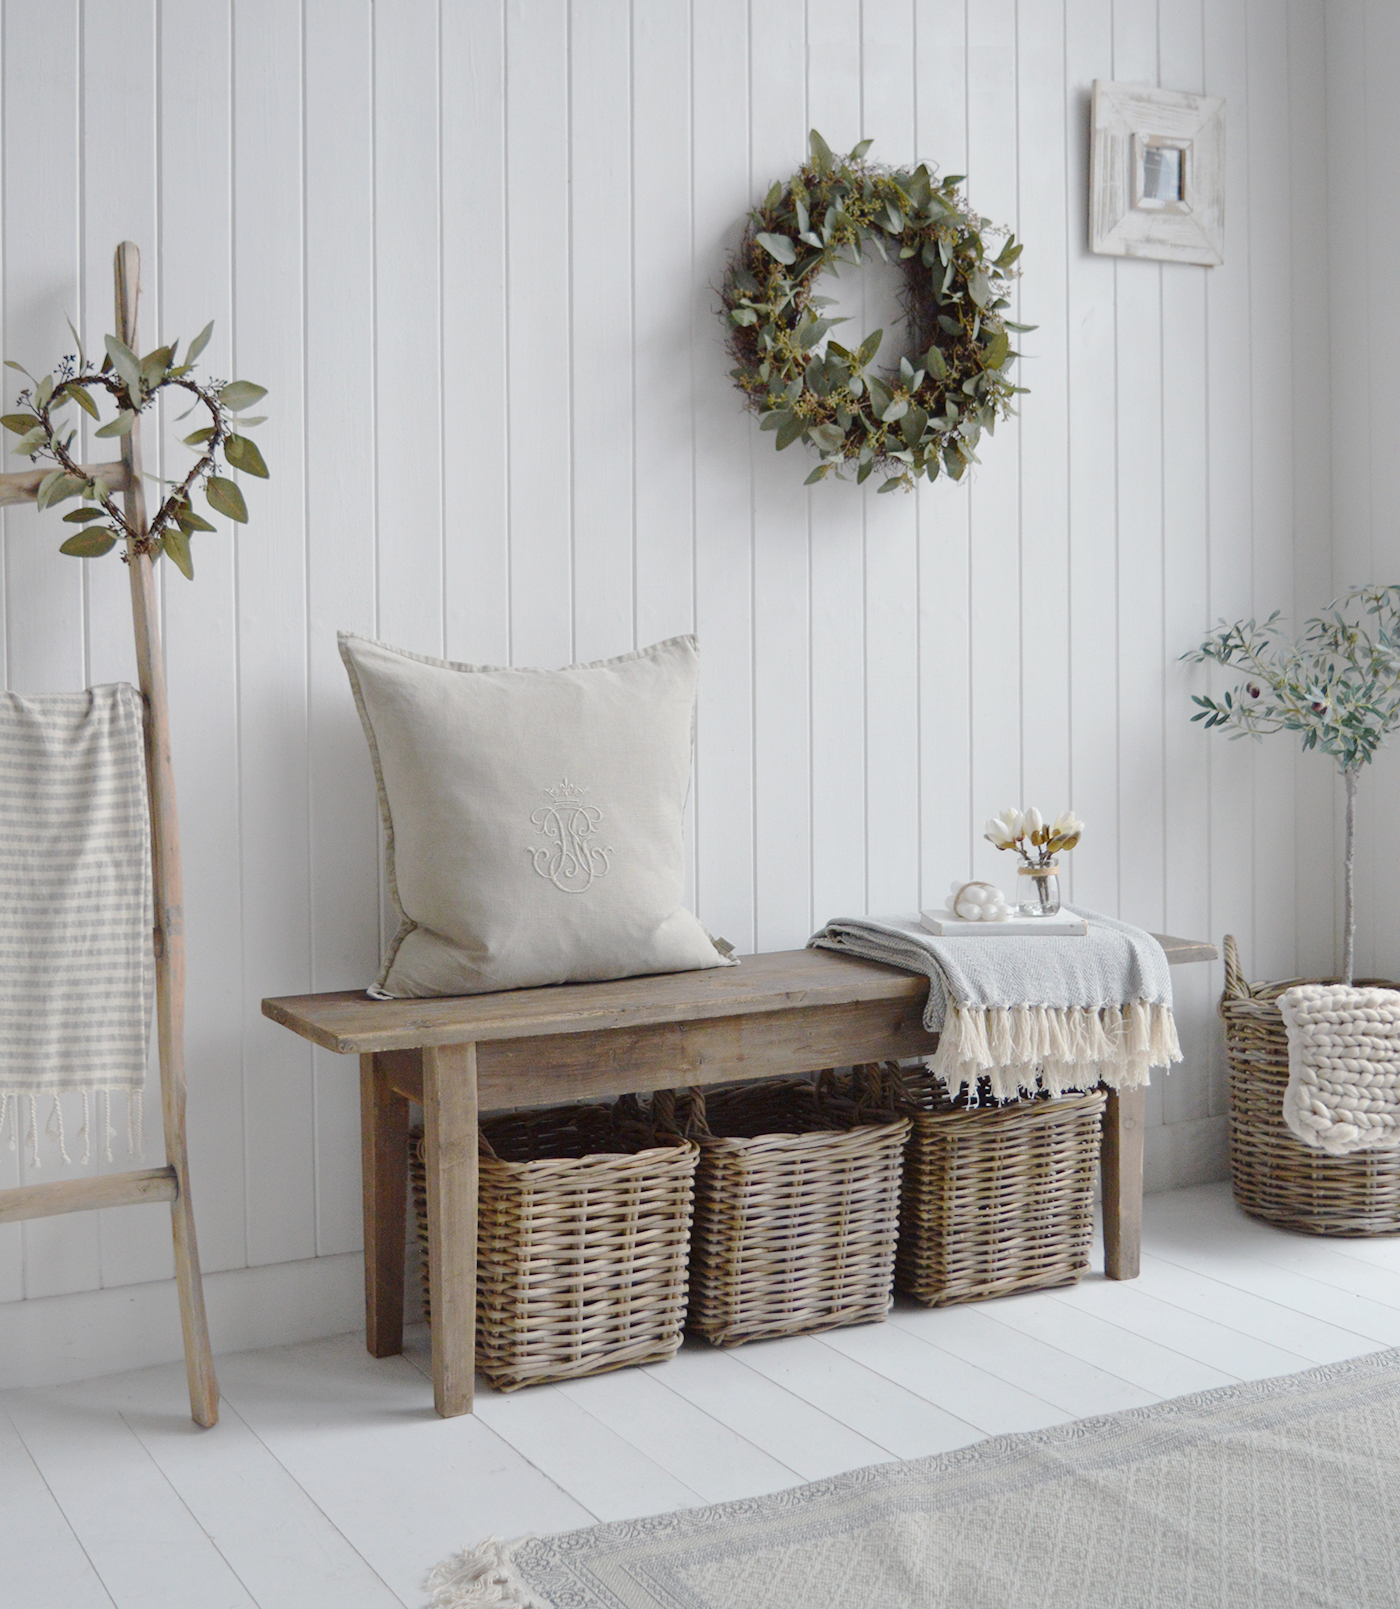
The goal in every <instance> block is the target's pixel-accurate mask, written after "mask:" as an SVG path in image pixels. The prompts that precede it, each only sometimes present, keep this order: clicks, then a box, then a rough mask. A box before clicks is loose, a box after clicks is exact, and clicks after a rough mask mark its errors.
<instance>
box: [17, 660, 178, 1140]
mask: <svg viewBox="0 0 1400 1609" xmlns="http://www.w3.org/2000/svg"><path fill="white" fill-rule="evenodd" d="M150 831H151V827H150V816H149V813H148V811H147V807H146V755H145V747H144V741H143V737H142V707H141V695H140V694H139V693H138V692H137V691H136V689H135V688H134V687H129V686H127V685H126V684H125V683H115V684H113V685H111V686H106V687H94V688H92V689H90V690H89V691H88V692H85V693H51V694H46V695H43V696H40V697H32V698H26V697H23V696H22V695H20V694H18V693H0V1026H2V1027H3V1032H0V1134H2V1133H3V1132H4V1128H5V1124H6V1121H7V1120H8V1121H9V1122H10V1123H11V1124H13V1125H14V1128H13V1130H12V1134H11V1141H10V1143H11V1145H12V1146H13V1145H14V1143H15V1135H16V1133H17V1131H18V1130H19V1128H20V1127H21V1124H22V1123H23V1124H24V1126H26V1127H27V1129H28V1149H29V1152H30V1160H31V1162H32V1163H33V1164H34V1165H36V1166H37V1165H38V1162H39V1136H38V1118H39V1106H40V1103H41V1102H44V1103H46V1104H47V1106H48V1125H49V1132H50V1134H51V1135H52V1137H53V1139H54V1140H55V1141H56V1142H57V1145H58V1148H59V1150H60V1152H61V1153H62V1154H63V1157H64V1160H65V1161H66V1160H67V1150H66V1146H65V1144H64V1133H63V1102H62V1099H61V1097H63V1096H65V1095H70V1094H72V1095H76V1096H80V1097H81V1101H82V1113H83V1129H82V1134H81V1136H80V1138H81V1139H82V1140H83V1142H84V1143H83V1157H84V1159H86V1156H87V1154H88V1151H89V1149H90V1144H91V1141H90V1121H89V1120H90V1117H91V1098H92V1096H93V1095H94V1094H97V1095H98V1096H99V1097H100V1101H101V1119H102V1128H103V1143H102V1148H103V1150H104V1152H106V1154H107V1155H108V1157H109V1158H110V1155H111V1135H112V1126H111V1109H110V1107H111V1096H112V1092H113V1091H125V1093H126V1096H127V1135H128V1140H129V1141H131V1142H134V1148H135V1149H138V1150H139V1147H140V1141H139V1133H140V1115H141V1092H142V1088H143V1085H144V1083H145V1077H146V1047H147V1042H148V1038H149V1035H150V1025H151V1004H152V1000H153V997H154V991H155V957H154V952H153V949H152V944H151V913H152V901H151V849H150Z"/></svg>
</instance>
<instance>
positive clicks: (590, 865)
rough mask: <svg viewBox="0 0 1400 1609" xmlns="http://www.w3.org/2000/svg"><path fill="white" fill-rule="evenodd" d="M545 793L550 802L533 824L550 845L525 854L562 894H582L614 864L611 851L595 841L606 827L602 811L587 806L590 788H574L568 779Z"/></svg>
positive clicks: (540, 811) (547, 789) (539, 810)
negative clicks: (604, 826) (585, 801)
mask: <svg viewBox="0 0 1400 1609" xmlns="http://www.w3.org/2000/svg"><path fill="white" fill-rule="evenodd" d="M543 791H544V796H545V798H546V799H548V800H549V803H548V804H547V805H541V806H540V808H539V809H538V810H536V811H535V812H534V813H533V814H532V815H531V817H530V821H531V823H532V824H533V826H534V828H535V831H536V832H538V833H542V834H543V835H544V837H545V838H546V839H547V840H548V842H547V843H544V844H541V845H540V846H539V848H537V849H530V850H527V851H526V853H527V854H528V855H529V857H530V863H531V865H532V866H533V867H534V868H535V872H536V874H537V875H538V876H540V877H544V878H547V879H548V880H549V881H550V882H551V883H553V884H554V886H555V887H556V888H557V889H559V890H560V891H561V892H562V893H565V894H582V893H583V892H584V891H585V890H587V889H589V888H592V886H593V884H594V883H595V882H597V880H598V879H599V878H600V877H605V876H606V875H607V873H608V868H609V866H610V865H611V864H612V850H611V849H604V848H603V847H602V846H601V845H599V844H595V843H594V842H593V841H592V840H593V838H594V837H595V835H596V834H597V831H598V829H599V827H601V826H602V824H603V812H602V811H601V810H599V808H598V807H597V805H591V804H585V803H584V795H585V794H586V793H587V792H588V789H587V788H578V787H575V786H574V784H573V783H572V782H570V781H569V779H568V778H567V777H565V778H564V780H563V781H562V782H561V783H560V784H559V786H558V787H557V788H545V789H544V790H543Z"/></svg>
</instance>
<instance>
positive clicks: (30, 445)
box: [15, 425, 49, 453]
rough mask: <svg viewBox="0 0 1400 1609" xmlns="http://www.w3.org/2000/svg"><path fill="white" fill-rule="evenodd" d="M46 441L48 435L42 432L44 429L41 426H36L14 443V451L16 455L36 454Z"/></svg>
mask: <svg viewBox="0 0 1400 1609" xmlns="http://www.w3.org/2000/svg"><path fill="white" fill-rule="evenodd" d="M48 439H49V438H48V434H47V432H46V431H45V430H44V427H43V426H42V425H36V426H35V427H34V429H33V430H31V431H30V432H29V434H28V435H25V436H21V437H20V439H19V440H18V441H17V442H16V443H15V451H16V452H17V453H33V452H37V451H38V449H39V448H40V447H42V446H43V445H44V443H45V442H46V441H47V440H48Z"/></svg>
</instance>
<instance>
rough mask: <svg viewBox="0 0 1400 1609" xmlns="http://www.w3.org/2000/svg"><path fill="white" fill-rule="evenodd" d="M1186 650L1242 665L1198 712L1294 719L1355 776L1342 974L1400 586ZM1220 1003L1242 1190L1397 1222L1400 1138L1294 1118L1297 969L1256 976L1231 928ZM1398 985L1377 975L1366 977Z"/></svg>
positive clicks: (1346, 976) (1235, 719)
mask: <svg viewBox="0 0 1400 1609" xmlns="http://www.w3.org/2000/svg"><path fill="white" fill-rule="evenodd" d="M1183 657H1185V658H1187V659H1192V660H1196V661H1202V660H1205V661H1210V662H1212V663H1214V664H1217V665H1223V666H1226V667H1228V668H1230V669H1232V670H1235V671H1237V672H1239V673H1241V676H1242V680H1241V681H1240V682H1239V683H1238V685H1236V686H1235V687H1233V688H1231V689H1230V690H1229V691H1228V692H1226V693H1224V694H1223V695H1222V696H1221V697H1220V698H1218V699H1216V698H1211V697H1209V696H1208V695H1197V696H1196V697H1195V703H1196V704H1197V706H1198V709H1197V712H1196V714H1195V715H1194V716H1193V717H1192V719H1193V720H1197V721H1203V722H1204V723H1205V725H1206V726H1207V727H1216V726H1220V727H1224V728H1226V729H1227V730H1228V732H1229V734H1230V736H1232V737H1244V736H1250V737H1256V738H1257V737H1262V736H1264V735H1265V734H1266V733H1270V732H1296V733H1297V734H1298V736H1299V737H1300V738H1301V739H1302V743H1303V747H1304V748H1305V749H1321V750H1322V752H1323V753H1324V754H1327V755H1330V756H1331V758H1332V761H1333V763H1334V764H1335V765H1336V767H1337V769H1338V770H1339V771H1340V772H1341V775H1342V782H1343V784H1344V786H1345V788H1346V847H1345V860H1344V866H1345V887H1346V905H1345V931H1346V941H1345V950H1344V954H1343V962H1342V973H1343V980H1342V981H1343V982H1345V983H1348V984H1350V983H1351V982H1352V973H1353V970H1354V968H1355V962H1356V900H1355V879H1354V862H1355V851H1356V794H1357V786H1358V784H1359V782H1360V780H1361V770H1362V767H1363V766H1366V765H1369V764H1370V762H1371V761H1372V760H1373V759H1374V758H1375V755H1376V751H1377V750H1378V749H1379V748H1380V747H1381V745H1382V744H1383V743H1384V742H1385V741H1386V738H1387V737H1388V736H1389V734H1390V733H1391V732H1392V731H1393V730H1394V729H1395V727H1396V726H1397V725H1400V586H1388V587H1379V586H1372V587H1355V588H1353V589H1352V591H1350V592H1348V593H1347V594H1346V596H1345V597H1343V598H1340V599H1338V600H1337V601H1336V602H1335V603H1332V604H1330V605H1329V606H1328V607H1327V608H1326V609H1325V610H1324V611H1323V613H1322V614H1320V615H1317V616H1315V617H1314V618H1313V619H1311V620H1309V621H1307V622H1306V623H1305V624H1304V626H1303V629H1302V631H1301V633H1300V634H1299V635H1298V636H1297V637H1296V638H1293V639H1290V638H1289V637H1288V635H1287V634H1286V633H1285V631H1284V630H1283V628H1282V627H1281V626H1280V625H1279V616H1278V615H1277V614H1272V615H1270V616H1269V618H1268V619H1267V620H1265V621H1264V622H1263V623H1262V624H1259V623H1257V622H1255V621H1253V620H1246V621H1237V622H1236V623H1235V624H1234V625H1226V624H1225V623H1224V622H1223V621H1222V623H1221V624H1220V626H1219V627H1217V629H1216V630H1215V631H1214V632H1212V633H1211V635H1210V636H1209V637H1207V638H1206V640H1205V641H1204V642H1203V643H1202V644H1201V645H1200V647H1199V648H1196V649H1193V650H1192V651H1191V652H1190V653H1189V654H1186V655H1184V656H1183ZM1224 955H1225V992H1224V994H1223V996H1222V997H1221V1001H1220V1015H1221V1017H1222V1019H1223V1020H1224V1024H1225V1050H1226V1056H1227V1059H1228V1062H1229V1090H1230V1175H1231V1180H1232V1183H1233V1187H1234V1195H1235V1200H1236V1201H1237V1202H1238V1203H1239V1205H1240V1206H1241V1207H1243V1208H1244V1210H1245V1211H1246V1212H1248V1213H1251V1214H1252V1215H1253V1216H1254V1217H1256V1218H1262V1219H1264V1220H1265V1221H1266V1222H1269V1223H1272V1224H1276V1225H1278V1226H1279V1227H1281V1228H1285V1229H1293V1230H1297V1231H1301V1232H1302V1233H1304V1234H1313V1235H1383V1234H1395V1233H1396V1232H1397V1231H1400V1205H1397V1204H1398V1203H1400V1152H1393V1151H1366V1152H1358V1153H1357V1154H1356V1155H1354V1156H1329V1155H1327V1154H1326V1153H1324V1152H1321V1151H1317V1150H1314V1149H1312V1148H1311V1147H1309V1146H1306V1145H1304V1144H1302V1142H1301V1141H1300V1140H1299V1139H1298V1138H1297V1137H1296V1136H1295V1135H1294V1134H1293V1133H1292V1131H1291V1130H1290V1129H1289V1128H1288V1126H1287V1124H1286V1123H1285V1121H1284V1117H1283V1098H1284V1092H1285V1090H1286V1089H1287V1087H1288V1079H1289V1047H1288V1033H1287V1029H1286V1027H1285V1025H1284V1021H1283V1015H1282V1012H1281V1011H1280V1009H1279V1005H1278V1001H1279V996H1280V995H1282V994H1284V993H1285V992H1286V991H1287V990H1288V989H1289V988H1291V987H1292V985H1293V984H1294V983H1295V982H1300V981H1302V980H1299V979H1289V980H1288V981H1286V982H1282V983H1248V982H1246V981H1245V979H1244V975H1243V973H1242V972H1241V970H1240V964H1239V955H1238V953H1237V951H1236V947H1235V941H1234V940H1233V938H1231V937H1230V936H1229V935H1228V934H1227V935H1226V937H1225V944H1224ZM1363 981H1364V982H1367V983H1380V984H1381V986H1382V987H1390V988H1393V987H1395V986H1394V985H1393V984H1386V983H1384V981H1383V980H1379V979H1366V980H1363Z"/></svg>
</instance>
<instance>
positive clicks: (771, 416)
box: [758, 408, 788, 430]
mask: <svg viewBox="0 0 1400 1609" xmlns="http://www.w3.org/2000/svg"><path fill="white" fill-rule="evenodd" d="M787 417H788V413H787V409H786V408H774V409H772V410H771V412H769V413H765V414H764V416H763V418H762V419H761V420H760V421H759V426H758V428H759V429H760V430H776V429H778V427H779V426H780V425H781V424H782V422H783V420H784V419H786V418H787Z"/></svg>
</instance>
